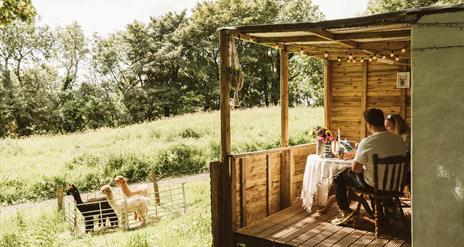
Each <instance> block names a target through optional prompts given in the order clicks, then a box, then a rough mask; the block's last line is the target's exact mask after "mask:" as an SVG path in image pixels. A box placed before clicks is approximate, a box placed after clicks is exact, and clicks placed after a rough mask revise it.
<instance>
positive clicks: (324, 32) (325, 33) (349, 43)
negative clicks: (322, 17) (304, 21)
mask: <svg viewBox="0 0 464 247" xmlns="http://www.w3.org/2000/svg"><path fill="white" fill-rule="evenodd" d="M311 32H312V33H314V34H315V35H316V36H319V37H321V38H324V39H327V40H329V41H334V42H336V43H339V44H340V45H342V46H345V47H348V48H357V47H358V43H356V42H354V41H351V40H344V41H341V40H337V38H336V37H335V34H333V33H331V32H329V31H327V30H322V29H321V30H311Z"/></svg>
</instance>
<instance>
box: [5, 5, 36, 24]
mask: <svg viewBox="0 0 464 247" xmlns="http://www.w3.org/2000/svg"><path fill="white" fill-rule="evenodd" d="M35 15H36V13H35V9H34V6H32V2H31V0H0V28H3V27H5V26H6V25H8V24H10V23H12V22H14V21H15V20H21V21H27V22H32V21H33V20H34V17H35Z"/></svg>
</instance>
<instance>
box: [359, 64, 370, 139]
mask: <svg viewBox="0 0 464 247" xmlns="http://www.w3.org/2000/svg"><path fill="white" fill-rule="evenodd" d="M367 71H368V63H367V61H364V62H363V64H362V80H361V113H364V111H366V110H367V83H368V81H367ZM360 130H361V131H360V137H359V139H363V138H365V137H366V136H367V135H366V133H367V131H366V120H364V117H363V116H361V126H360Z"/></svg>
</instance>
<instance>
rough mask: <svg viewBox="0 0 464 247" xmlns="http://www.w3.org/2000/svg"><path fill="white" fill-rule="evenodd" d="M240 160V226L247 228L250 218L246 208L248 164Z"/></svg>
mask: <svg viewBox="0 0 464 247" xmlns="http://www.w3.org/2000/svg"><path fill="white" fill-rule="evenodd" d="M239 159H240V221H241V222H240V225H241V226H246V225H247V224H248V223H247V218H248V210H247V206H246V201H247V196H246V178H247V169H246V165H245V164H247V163H248V162H243V159H246V158H239Z"/></svg>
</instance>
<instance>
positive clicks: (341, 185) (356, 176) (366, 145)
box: [332, 108, 406, 225]
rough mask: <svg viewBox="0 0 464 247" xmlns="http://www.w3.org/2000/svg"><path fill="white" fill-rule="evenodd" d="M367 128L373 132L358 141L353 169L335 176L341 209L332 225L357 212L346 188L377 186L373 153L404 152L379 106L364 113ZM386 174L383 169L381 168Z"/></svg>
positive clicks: (399, 139) (381, 172) (380, 173)
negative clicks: (352, 207)
mask: <svg viewBox="0 0 464 247" xmlns="http://www.w3.org/2000/svg"><path fill="white" fill-rule="evenodd" d="M363 115H364V119H365V120H366V125H367V130H368V131H369V132H370V133H372V135H370V136H368V137H366V138H364V139H362V140H361V142H360V143H359V146H358V149H357V150H356V155H355V157H354V159H353V163H352V165H351V168H349V169H346V170H344V171H343V172H341V173H339V174H338V175H336V176H335V177H334V181H333V182H334V185H335V196H336V198H337V203H338V206H339V208H340V212H339V215H338V217H337V218H335V219H334V220H332V224H335V225H339V224H341V223H344V222H346V221H348V220H349V219H350V217H351V216H352V215H353V214H354V211H353V210H351V209H350V205H349V201H348V197H347V187H348V186H350V187H354V188H357V189H361V190H370V189H372V190H373V187H374V165H373V155H374V154H378V155H379V157H380V158H384V157H387V156H394V155H405V154H406V145H405V143H404V141H403V139H402V138H401V136H399V135H395V134H393V133H391V132H389V131H387V129H385V126H384V116H383V112H382V111H381V110H380V109H376V108H371V109H369V110H367V111H365V112H364V114H363ZM378 172H379V175H380V177H383V171H382V170H381V169H380V170H379V171H378Z"/></svg>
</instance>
